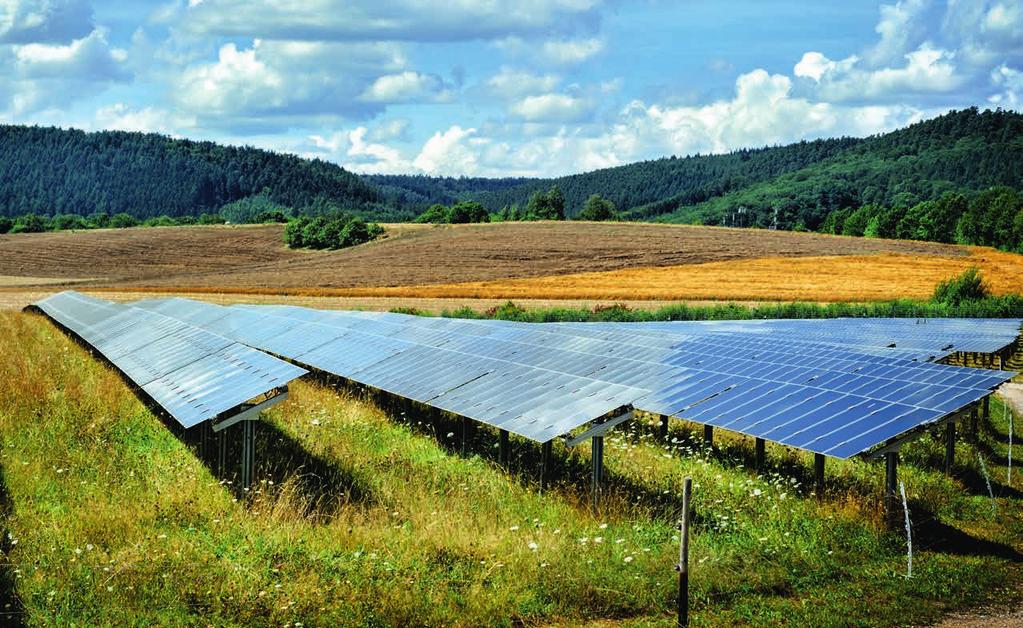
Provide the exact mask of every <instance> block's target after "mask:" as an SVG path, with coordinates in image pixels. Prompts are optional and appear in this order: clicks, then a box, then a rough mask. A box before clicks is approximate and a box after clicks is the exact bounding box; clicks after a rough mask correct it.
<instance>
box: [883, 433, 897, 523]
mask: <svg viewBox="0 0 1023 628" xmlns="http://www.w3.org/2000/svg"><path fill="white" fill-rule="evenodd" d="M884 463H885V465H884V516H885V522H886V523H887V524H888V527H889V528H893V527H895V526H896V525H898V511H897V509H896V507H895V506H896V503H897V502H898V498H899V497H898V490H899V452H897V451H889V452H887V453H886V454H885V455H884Z"/></svg>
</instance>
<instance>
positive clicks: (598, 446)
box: [590, 436, 604, 508]
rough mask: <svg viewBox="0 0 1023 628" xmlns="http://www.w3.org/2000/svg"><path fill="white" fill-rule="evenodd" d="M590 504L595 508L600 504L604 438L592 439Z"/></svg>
mask: <svg viewBox="0 0 1023 628" xmlns="http://www.w3.org/2000/svg"><path fill="white" fill-rule="evenodd" d="M590 464H591V465H592V469H591V472H590V502H591V504H592V506H593V508H596V507H597V504H598V503H599V502H600V481H601V480H602V479H603V478H604V437H603V436H594V437H592V438H591V439H590Z"/></svg>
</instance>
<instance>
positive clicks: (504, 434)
mask: <svg viewBox="0 0 1023 628" xmlns="http://www.w3.org/2000/svg"><path fill="white" fill-rule="evenodd" d="M508 447H509V444H508V430H501V436H500V438H499V439H498V441H497V461H498V462H499V463H500V464H501V466H503V467H507V466H508V460H509V459H510V458H511V455H510V452H509V451H508Z"/></svg>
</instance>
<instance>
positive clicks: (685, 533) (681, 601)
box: [675, 477, 693, 628]
mask: <svg viewBox="0 0 1023 628" xmlns="http://www.w3.org/2000/svg"><path fill="white" fill-rule="evenodd" d="M692 493H693V478H689V477H687V478H686V479H685V482H684V483H683V485H682V525H681V526H679V532H680V533H681V534H680V535H679V547H678V565H676V566H675V569H676V571H678V598H677V602H678V626H679V628H682V627H684V626H688V625H689V512H690V510H691V507H690V502H691V500H692Z"/></svg>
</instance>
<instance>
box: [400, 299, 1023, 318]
mask: <svg viewBox="0 0 1023 628" xmlns="http://www.w3.org/2000/svg"><path fill="white" fill-rule="evenodd" d="M391 311H393V312H400V313H405V314H420V315H431V313H429V312H423V311H421V310H419V309H417V308H394V309H393V310H391ZM439 315H440V316H446V317H453V318H496V319H502V320H511V321H520V322H526V323H550V322H569V321H591V322H603V321H612V322H641V321H705V320H747V319H768V318H771V319H773V318H840V317H852V318H879V317H881V318H1023V296H1021V295H1017V294H1013V295H1005V296H997V297H985V298H982V299H976V300H968V301H962V302H959V303H956V304H949V303H941V302H937V301H914V300H912V299H901V300H898V301H879V302H868V303H841V302H840V303H798V302H793V303H765V304H760V305H748V304H743V303H719V304H713V305H688V304H686V303H679V304H672V305H667V306H664V307H660V308H656V309H647V308H637V309H633V308H630V307H628V306H626V305H624V304H615V305H610V306H597V307H595V308H593V309H586V308H563V307H555V308H536V309H525V308H523V307H521V306H519V305H516V304H515V303H514V302H512V301H508V302H507V303H505V304H504V305H501V306H498V307H494V308H491V309H488V310H485V311H482V312H481V311H478V310H475V309H473V308H471V307H468V306H466V307H462V308H459V309H456V310H450V311H449V310H445V311H442V312H440V313H439Z"/></svg>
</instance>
